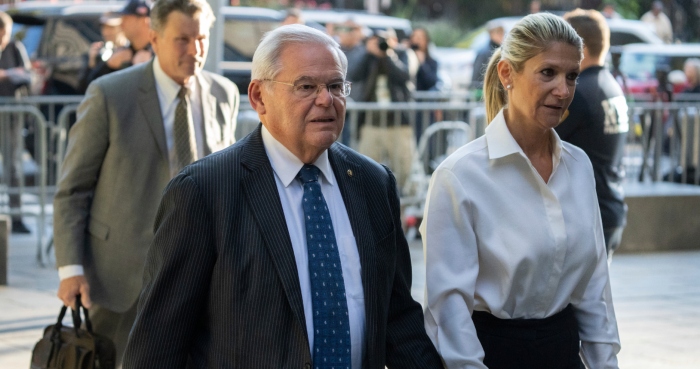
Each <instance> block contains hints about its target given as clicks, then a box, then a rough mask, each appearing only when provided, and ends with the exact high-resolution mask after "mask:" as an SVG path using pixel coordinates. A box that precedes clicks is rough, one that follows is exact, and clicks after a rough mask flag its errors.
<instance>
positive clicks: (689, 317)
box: [0, 235, 700, 369]
mask: <svg viewBox="0 0 700 369" xmlns="http://www.w3.org/2000/svg"><path fill="white" fill-rule="evenodd" d="M35 253H36V238H35V237H34V236H32V235H28V236H16V235H15V236H12V239H11V242H10V250H9V263H10V265H9V271H10V274H9V286H7V287H0V312H2V313H1V317H0V368H2V369H14V368H18V369H19V368H22V369H24V368H27V367H29V359H30V357H31V350H32V348H33V346H34V343H35V342H36V341H37V340H38V339H39V338H40V337H41V335H42V332H43V327H45V326H46V325H49V324H53V323H54V322H55V319H56V316H57V315H58V311H59V309H60V307H61V303H60V302H59V300H58V299H57V298H56V297H55V294H56V288H57V286H58V276H57V274H56V271H55V268H54V267H53V266H49V267H44V268H42V267H39V266H38V264H37V263H36V258H35V256H36V255H35ZM411 257H412V259H413V280H414V283H413V290H412V293H413V296H414V297H415V298H416V300H418V301H423V287H424V283H425V267H424V264H423V249H422V245H421V243H420V241H419V240H418V241H413V242H411ZM610 273H611V283H612V288H613V299H614V302H615V309H616V312H617V320H618V325H619V328H620V336H621V340H622V351H621V352H620V356H619V360H620V367H621V368H633V369H660V368H673V369H698V368H700V251H693V252H675V253H655V254H635V255H630V254H627V255H622V254H621V255H615V257H614V259H613V263H612V266H611V271H610Z"/></svg>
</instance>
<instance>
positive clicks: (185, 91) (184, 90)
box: [177, 86, 190, 99]
mask: <svg viewBox="0 0 700 369" xmlns="http://www.w3.org/2000/svg"><path fill="white" fill-rule="evenodd" d="M189 94H190V89H189V88H187V87H185V86H182V87H180V92H178V93H177V97H178V98H180V99H184V98H185V97H187V96H188V95H189Z"/></svg>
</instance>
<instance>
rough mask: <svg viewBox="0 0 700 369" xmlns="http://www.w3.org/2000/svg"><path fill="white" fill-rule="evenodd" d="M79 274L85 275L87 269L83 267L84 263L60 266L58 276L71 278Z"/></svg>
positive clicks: (62, 278)
mask: <svg viewBox="0 0 700 369" xmlns="http://www.w3.org/2000/svg"><path fill="white" fill-rule="evenodd" d="M78 275H85V270H84V269H83V266H82V265H77V264H76V265H64V266H62V267H58V278H60V279H61V280H64V279H67V278H70V277H75V276H78Z"/></svg>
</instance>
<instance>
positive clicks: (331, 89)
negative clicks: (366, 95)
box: [263, 79, 352, 99]
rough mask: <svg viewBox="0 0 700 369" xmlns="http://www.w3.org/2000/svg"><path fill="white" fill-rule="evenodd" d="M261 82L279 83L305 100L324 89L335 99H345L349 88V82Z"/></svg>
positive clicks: (270, 80)
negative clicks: (289, 87) (290, 87)
mask: <svg viewBox="0 0 700 369" xmlns="http://www.w3.org/2000/svg"><path fill="white" fill-rule="evenodd" d="M263 81H269V82H274V83H279V84H281V85H287V86H292V93H293V94H294V95H295V96H296V97H299V98H302V99H304V98H307V97H310V96H318V94H320V93H321V89H322V88H325V89H327V90H328V93H330V94H331V95H333V96H335V97H347V96H350V86H351V85H352V83H351V82H347V81H344V82H334V83H321V84H315V83H308V82H297V83H287V82H280V81H275V80H272V79H265V80H263Z"/></svg>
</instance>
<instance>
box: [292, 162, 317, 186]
mask: <svg viewBox="0 0 700 369" xmlns="http://www.w3.org/2000/svg"><path fill="white" fill-rule="evenodd" d="M319 173H321V170H320V169H318V167H317V166H315V165H309V164H304V166H303V167H302V168H301V170H300V171H299V174H297V178H299V179H300V180H301V183H309V182H318V175H319Z"/></svg>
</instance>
